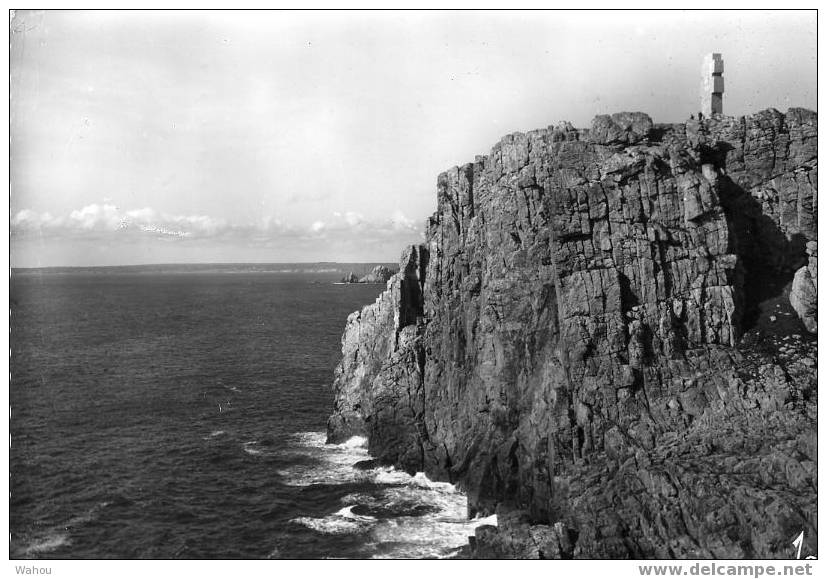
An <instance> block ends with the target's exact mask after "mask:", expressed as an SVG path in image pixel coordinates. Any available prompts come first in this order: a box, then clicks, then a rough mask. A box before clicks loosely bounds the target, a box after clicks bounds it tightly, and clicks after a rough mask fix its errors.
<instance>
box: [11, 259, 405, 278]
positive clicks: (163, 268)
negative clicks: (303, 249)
mask: <svg viewBox="0 0 827 579" xmlns="http://www.w3.org/2000/svg"><path fill="white" fill-rule="evenodd" d="M377 266H385V267H391V268H395V267H397V264H396V263H393V262H381V261H370V262H341V263H339V262H329V261H323V262H296V263H279V262H275V263H157V264H142V265H100V266H98V265H96V266H49V267H12V268H10V271H11V273H12V275H33V274H34V275H36V274H50V275H53V274H78V273H88V274H152V273H164V274H175V273H205V274H206V273H226V274H230V273H336V274H347V273H349V272H353V271H358V272H365V273H368V272H370V271H371V270H372V269H373V268H375V267H377Z"/></svg>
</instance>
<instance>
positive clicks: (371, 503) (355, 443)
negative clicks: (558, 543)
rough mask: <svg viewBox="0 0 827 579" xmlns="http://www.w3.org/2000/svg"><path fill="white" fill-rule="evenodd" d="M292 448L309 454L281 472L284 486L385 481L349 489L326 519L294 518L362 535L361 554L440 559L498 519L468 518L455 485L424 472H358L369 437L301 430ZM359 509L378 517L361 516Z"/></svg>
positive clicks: (329, 531) (296, 453)
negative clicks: (368, 488)
mask: <svg viewBox="0 0 827 579" xmlns="http://www.w3.org/2000/svg"><path fill="white" fill-rule="evenodd" d="M293 440H294V441H295V443H296V446H295V447H293V448H291V449H289V450H288V451H286V453H287V455H294V456H296V457H297V458H298V457H304V458H312V459H313V460H311V461H310V462H309V463H308V464H300V465H296V466H295V467H291V468H290V469H286V470H284V471H281V472H280V473H281V474H282V476H284V477H285V480H286V481H287V483H288V484H293V485H298V486H306V485H310V484H316V483H327V484H345V483H353V482H359V481H364V482H365V483H376V484H378V485H387V487H385V488H380V489H378V490H376V491H375V492H356V493H350V494H348V495H346V496H344V497H343V498H342V499H341V503H342V504H343V505H344V506H343V508H341V509H339V510H338V511H336V512H333V513H331V514H329V515H327V516H324V517H318V518H314V517H297V518H295V519H292V522H294V523H297V524H300V525H303V526H305V527H307V528H310V529H313V530H314V531H317V532H320V533H325V534H336V535H338V534H352V533H353V534H355V533H363V534H365V543H364V544H363V546H362V550H363V552H362V553H360V556H361V557H371V558H392V559H405V558H442V557H450V556H452V555H454V554H456V552H457V551H458V550H459V549H460V548H461V547H463V546H465V545H467V544H468V537H471V536H473V535H474V529H476V527H478V526H480V525H496V524H497V517H496V515H492V516H490V517H487V518H477V519H471V520H469V519H468V508H467V500H466V497H465V495H464V494H463V493H461V492H460V491H458V490H457V489H456V487H454V485H452V484H450V483H446V482H435V481H432V480H430V479H429V478H428V477H427V476H426V475H425V474H424V473H421V472H420V473H416V474H415V475H414V476H411V475H409V474H407V473H406V472H403V471H398V470H396V469H394V468H392V467H378V468H373V469H367V470H357V469H355V468H353V464H354V463H356V462H358V461H362V460H368V459H370V458H371V457H370V456H369V455H368V453H367V449H366V448H365V447H366V443H367V441H366V440H365V439H364V438H362V437H354V438H351V439H350V440H348V441H347V442H345V443H342V444H336V445H326V444H324V441H325V435H324V433H312V432H305V433H299V434H297V435H295V436H294V437H293ZM356 507H361V508H363V509H365V510H366V511H367V512H368V513H373V514H375V515H376V516H375V517H374V516H368V515H359V514H355V513H353V509H354V508H356Z"/></svg>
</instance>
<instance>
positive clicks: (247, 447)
mask: <svg viewBox="0 0 827 579" xmlns="http://www.w3.org/2000/svg"><path fill="white" fill-rule="evenodd" d="M257 444H258V441H257V440H251V441H249V442H245V443H244V444H242V445H241V448H243V449H244V452H246V453H247V454H252V455H253V456H257V455H260V454H264V452H263V451H261V450H259V449H257V448H255V446H256V445H257Z"/></svg>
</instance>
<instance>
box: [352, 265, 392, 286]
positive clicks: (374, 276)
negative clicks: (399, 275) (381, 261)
mask: <svg viewBox="0 0 827 579" xmlns="http://www.w3.org/2000/svg"><path fill="white" fill-rule="evenodd" d="M392 275H393V271H391V269H390V268H389V267H387V266H384V265H377V266H376V267H374V268H373V271H371V272H370V273H369V274H367V275H366V276H364V277H361V278H359V283H387V282H388V280H389V279H390V278H391V276H392Z"/></svg>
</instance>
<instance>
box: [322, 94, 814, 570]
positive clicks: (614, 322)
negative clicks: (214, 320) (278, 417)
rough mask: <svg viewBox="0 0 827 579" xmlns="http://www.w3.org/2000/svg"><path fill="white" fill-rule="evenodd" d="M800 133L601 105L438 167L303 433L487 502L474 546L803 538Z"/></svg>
mask: <svg viewBox="0 0 827 579" xmlns="http://www.w3.org/2000/svg"><path fill="white" fill-rule="evenodd" d="M816 141H817V116H816V113H814V112H811V111H807V110H803V109H791V110H789V111H787V113H786V114H782V113H779V112H778V111H775V110H767V111H763V112H760V113H758V114H755V115H752V116H747V117H741V118H732V117H717V118H715V119H708V120H704V121H700V122H699V121H689V122H687V123H686V124H677V125H653V123H652V121H651V120H650V118H649V117H648V116H647V115H645V114H642V113H620V114H617V115H612V116H599V117H597V118H595V120H594V121H593V123H592V127H591V128H590V129H588V130H586V129H575V128H573V127H572V126H571V125H569V124H567V123H564V124H561V125H558V126H556V127H549V128H548V129H542V130H537V131H532V132H529V133H527V134H522V133H516V134H513V135H509V136H507V137H505V138H504V139H502V140H501V141H500V142H499V143H498V144H496V145H495V146H494V148H493V149H492V151H491V152H490V154H488V155H487V156H484V157H483V156H481V157H477V158H476V160H475V161H474V162H473V163H469V164H467V165H464V166H462V167H456V168H453V169H451V170H449V171H447V172H445V173H443V174H442V175H440V176H439V178H438V184H437V196H438V207H437V211H436V213H435V214H434V215H433V216H432V217H431V218H430V220H429V223H428V226H427V231H426V242H425V243H424V244H422V245H419V246H413V247H410V248H408V249H407V250H406V251H405V252H404V254H403V256H402V261H401V263H400V271H399V273H398V274H396V275H395V276H394V277H393V278H391V280H390V281H389V282H388V288H387V290H386V291H385V292H384V293H383V294H382V295H381V296H380V297H379V298H378V299H377V301H376V303H374V304H372V305H369V306H367V307H365V308H364V309H363V310H362V311H361V312H356V313H354V314H352V315H351V316H350V317H349V318H348V321H347V326H346V330H345V334H344V336H343V339H342V343H343V358H342V361H341V363H340V365H339V367H338V368H337V370H336V376H335V383H334V389H335V394H336V399H335V412H334V414H333V416H332V417H331V419H330V422H329V427H328V431H329V439H330V440H331V441H339V440H342V439H344V438H347V437H349V436H351V435H354V434H363V435H366V436H367V437H368V438H369V446H370V451H371V453H372V454H373V455H374V456H376V457H377V458H378V459H379V460H380V461H381V462H384V463H388V464H395V465H397V466H398V467H400V468H404V469H406V470H408V471H424V472H425V473H426V474H427V475H428V476H429V477H431V478H433V479H439V480H446V481H451V482H453V483H456V484H458V485H459V486H461V487H462V488H463V489H464V490H465V491H466V492H467V493H468V497H469V514H470V515H472V516H473V515H476V514H488V513H493V512H497V513H498V515H499V517H498V518H499V527H498V528H494V527H481V528H480V529H479V530H478V532H477V537H476V541H475V547H474V550H473V553H474V555H476V556H480V557H485V556H492V557H597V558H615V557H680V558H685V557H693V558H694V557H734V558H741V557H790V556H793V554H794V547H792V546H791V541H792V540H793V539H795V537H796V536H797V535H798V534H799V533H800V532H801V531H804V534H805V547H804V551H805V553H806V552H814V551H815V549H816V544H817V529H816V488H817V479H816V476H817V475H816V403H817V388H816V377H815V349H816V342H815V335H814V334H811V333H809V332H808V329H807V328H809V329H815V327H814V326H813V325H812V324H811V323H810V324H809V325H807V326H806V327H805V325H804V324H802V322H800V321H799V320H798V318H797V317H796V316H795V313H794V311H793V309H792V308H791V307H790V304H789V299H790V297H789V292H790V288H791V286H792V285H794V284H793V283H792V282H793V278H794V276H795V274H796V271H799V272H800V271H801V268H803V270H804V271H806V274H805V273H800V274H799V275H798V276H796V280H797V284H798V285H797V286H796V288H795V291H793V297H792V299H793V302H796V300H797V301H798V302H799V304H798V305H797V306H796V309H797V310H799V311H801V310H802V309H804V310H807V312H810V314H811V315H812V312H813V311H814V308H815V281H814V280H815V277H814V276H813V275H812V274H814V273H815V253H814V252H815V248H816V245H815V243H810V250H811V251H810V256H809V257H810V258H811V259H810V260H809V261H808V254H807V251H806V249H807V244H808V242H815V241H816V238H817V232H816V196H817V195H816V189H817V170H818V169H817V143H816ZM799 278H802V279H800V280H799ZM773 300H775V301H773ZM766 304H774V306H773V307H775V308H776V310H774V311H773V312H767V311H764V310H762V307H764V306H765V305H766ZM769 313H772V314H773V315H771V316H770V315H769ZM779 318H781V319H779ZM768 320H772V321H768ZM776 320H778V321H776ZM805 322H806V316H805Z"/></svg>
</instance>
